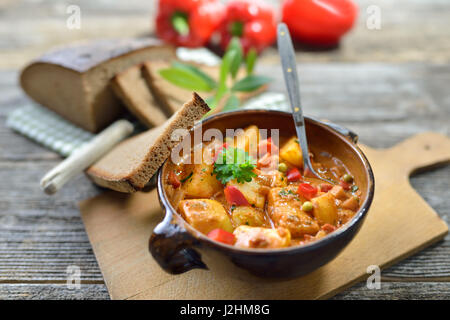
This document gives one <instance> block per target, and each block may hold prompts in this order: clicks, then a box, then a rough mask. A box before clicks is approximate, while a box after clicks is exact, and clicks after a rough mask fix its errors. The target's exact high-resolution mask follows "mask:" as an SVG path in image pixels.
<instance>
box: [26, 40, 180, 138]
mask: <svg viewBox="0 0 450 320" xmlns="http://www.w3.org/2000/svg"><path fill="white" fill-rule="evenodd" d="M173 58H175V50H174V48H173V47H171V46H167V45H163V44H162V43H161V42H160V41H159V40H156V39H152V38H144V39H113V40H97V41H94V42H89V43H84V44H78V45H74V46H70V47H64V48H60V49H57V50H55V51H52V52H49V53H47V54H45V55H43V56H42V57H40V58H39V59H37V60H35V61H33V62H32V63H31V64H29V65H28V66H27V67H25V68H24V69H23V71H22V73H21V76H20V83H21V86H22V88H23V90H24V91H25V92H26V93H27V94H28V95H29V96H30V97H31V98H32V99H33V100H34V101H36V102H38V103H40V104H42V105H43V106H45V107H47V108H49V109H51V110H53V111H55V112H56V113H58V114H60V115H61V116H62V117H64V118H66V119H67V120H69V121H71V122H73V123H75V124H76V125H78V126H80V127H82V128H84V129H86V130H89V131H91V132H97V131H99V130H101V129H102V128H104V127H106V126H107V125H108V124H110V123H111V122H113V121H114V120H116V119H117V118H118V117H119V116H120V115H121V113H122V112H124V110H125V109H124V107H123V106H122V104H121V103H120V101H119V99H118V98H117V97H116V96H115V95H114V94H113V92H112V89H111V87H110V85H109V82H110V80H111V78H112V77H113V76H114V75H115V74H117V73H119V72H121V71H123V70H125V69H127V68H129V67H131V66H133V65H136V64H139V63H142V62H144V61H149V60H150V61H151V60H154V59H168V60H171V59H173Z"/></svg>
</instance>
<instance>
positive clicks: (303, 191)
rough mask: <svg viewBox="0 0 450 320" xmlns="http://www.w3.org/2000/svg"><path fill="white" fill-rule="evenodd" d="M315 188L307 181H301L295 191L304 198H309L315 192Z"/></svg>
mask: <svg viewBox="0 0 450 320" xmlns="http://www.w3.org/2000/svg"><path fill="white" fill-rule="evenodd" d="M317 191H318V190H317V188H316V187H314V186H312V185H310V184H309V183H302V184H300V185H299V186H298V190H297V193H298V194H299V195H301V196H303V197H304V198H306V199H308V200H311V199H312V198H313V197H314V196H315V195H316V194H317Z"/></svg>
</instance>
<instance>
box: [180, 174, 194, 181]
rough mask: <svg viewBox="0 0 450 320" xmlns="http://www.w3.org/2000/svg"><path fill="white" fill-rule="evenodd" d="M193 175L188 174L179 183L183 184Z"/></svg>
mask: <svg viewBox="0 0 450 320" xmlns="http://www.w3.org/2000/svg"><path fill="white" fill-rule="evenodd" d="M193 174H194V172H191V173H189V175H188V176H187V177H186V178H184V179H181V182H182V183H183V182H186V181H187V180H188V179H189V178H190V177H192V175H193Z"/></svg>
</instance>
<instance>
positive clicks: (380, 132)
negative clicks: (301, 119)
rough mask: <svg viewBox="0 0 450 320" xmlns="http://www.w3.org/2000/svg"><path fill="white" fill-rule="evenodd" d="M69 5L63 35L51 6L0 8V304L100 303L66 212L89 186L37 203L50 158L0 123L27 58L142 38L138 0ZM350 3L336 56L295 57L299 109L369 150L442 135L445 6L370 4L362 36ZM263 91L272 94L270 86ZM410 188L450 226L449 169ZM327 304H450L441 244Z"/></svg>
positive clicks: (81, 237) (447, 250) (74, 211)
mask: <svg viewBox="0 0 450 320" xmlns="http://www.w3.org/2000/svg"><path fill="white" fill-rule="evenodd" d="M74 2H75V3H76V4H78V5H79V6H80V8H81V14H82V28H81V30H68V29H67V28H66V18H67V16H68V15H67V14H66V13H65V12H66V5H64V4H61V3H62V2H60V1H46V2H42V3H39V4H36V2H34V1H31V0H29V1H13V0H6V1H4V0H3V1H0V15H1V16H2V19H1V20H0V49H1V50H0V92H1V95H0V181H3V183H2V184H1V185H0V299H33V298H34V299H43V298H52V299H107V298H108V293H107V289H106V287H105V285H104V282H103V278H102V275H101V273H100V270H99V268H98V265H97V262H96V260H95V256H94V254H93V252H92V249H91V246H90V244H89V241H88V239H87V236H86V233H85V230H84V226H83V223H82V221H81V219H80V215H79V211H78V208H77V203H78V201H80V200H82V199H86V198H88V197H91V196H93V195H95V194H97V193H98V192H99V189H97V188H96V187H94V186H93V185H92V184H91V183H90V182H89V181H88V180H87V179H86V178H85V177H84V176H79V177H77V178H76V179H75V180H74V181H73V182H72V183H71V184H70V185H68V186H66V187H65V188H64V189H63V190H62V191H61V192H60V193H59V194H57V195H55V196H53V197H48V196H46V195H44V194H43V193H42V192H41V191H40V189H39V187H38V182H39V179H40V178H41V177H42V175H43V174H44V173H45V172H46V171H47V170H49V169H50V168H52V167H53V166H54V165H56V164H57V163H58V162H59V161H60V160H61V159H60V157H59V156H57V155H56V154H55V153H53V152H51V151H48V150H46V149H44V148H42V147H40V146H38V145H36V144H35V143H33V142H31V141H28V140H27V139H25V138H23V137H22V136H19V135H17V134H15V133H13V132H11V131H10V130H9V129H8V128H6V127H5V119H6V116H7V114H8V112H10V111H11V110H13V109H15V108H17V107H20V106H23V105H26V104H29V103H30V101H29V100H28V98H27V97H26V96H25V95H24V94H23V92H22V91H21V90H20V88H19V87H18V85H17V76H18V70H19V68H20V67H21V66H23V65H24V64H25V63H26V62H27V61H28V60H29V59H31V58H33V57H35V56H36V55H38V54H40V53H42V52H44V51H45V50H47V49H48V48H50V47H52V46H54V45H57V44H63V43H70V42H71V41H73V40H76V39H84V38H99V37H117V36H136V35H137V36H141V35H146V34H148V33H149V32H150V21H151V18H150V15H151V11H154V10H152V3H150V2H149V1H139V0H128V1H126V2H121V1H102V2H94V1H88V0H82V1H74ZM274 2H276V1H274ZM359 3H360V8H361V15H360V19H359V22H358V25H357V26H356V28H355V29H354V31H353V32H352V34H350V35H349V36H348V37H347V38H346V39H345V41H344V42H343V43H342V45H341V47H340V48H339V49H338V50H332V51H326V52H311V51H305V50H300V51H299V52H298V59H299V61H301V63H302V64H301V69H300V71H301V73H300V77H301V83H302V88H301V89H302V94H303V99H304V105H305V108H306V113H307V114H309V115H313V116H318V117H325V118H328V119H330V120H332V121H334V122H337V123H340V124H342V125H345V126H347V127H349V128H351V129H353V130H354V131H356V132H357V133H359V135H360V138H361V142H363V143H365V144H367V145H370V146H373V147H380V148H382V147H388V146H391V145H393V144H395V143H397V142H399V141H401V140H403V139H405V138H407V137H409V136H410V135H413V134H415V133H418V132H422V131H428V130H433V131H437V132H441V133H443V134H446V135H450V90H449V88H448V84H449V83H450V65H449V62H450V3H448V1H446V0H427V1H419V0H397V1H390V0H378V1H377V2H376V3H377V5H378V6H379V7H380V9H381V18H382V20H381V30H369V29H367V28H366V21H365V19H366V18H367V14H366V9H367V7H368V6H369V5H371V4H372V3H373V1H369V0H364V1H359ZM277 63H278V58H277V56H276V51H275V49H270V50H268V51H267V52H266V53H265V55H264V56H263V58H262V59H261V63H260V64H259V66H260V71H261V72H262V73H270V74H272V75H273V76H275V77H280V79H281V74H280V73H279V69H278V68H277V66H276V64H277ZM273 89H274V90H277V91H282V90H283V87H282V82H281V81H277V82H276V84H274V85H273ZM411 183H412V185H413V186H414V187H415V188H416V189H417V191H418V192H419V193H420V194H421V195H422V196H423V197H424V198H425V199H426V201H428V202H429V203H430V205H431V206H432V207H433V208H434V209H435V210H436V211H437V212H438V213H439V214H440V216H441V217H442V218H443V219H445V220H446V221H447V223H450V201H449V199H450V166H446V167H441V168H436V169H433V170H431V171H428V172H426V173H422V174H418V175H416V176H414V177H412V178H411ZM394 197H395V195H394ZM381 231H382V230H381ZM400 232H407V230H400ZM68 266H78V267H80V269H81V289H80V290H70V289H68V288H67V286H66V280H67V267H68ZM335 298H336V299H355V298H368V299H370V298H379V299H393V298H395V299H399V298H400V299H402V298H403V299H409V298H414V299H436V298H447V299H448V298H450V237H448V236H447V238H446V239H445V240H444V241H441V242H440V243H438V244H436V245H434V246H432V247H431V248H428V249H426V250H424V251H422V252H421V253H419V254H417V255H415V256H413V257H410V258H408V259H406V260H405V261H403V262H401V263H399V264H397V265H395V266H393V267H391V268H389V269H387V270H383V272H382V285H381V289H380V290H369V289H368V288H367V287H366V285H365V283H361V284H359V285H356V286H355V287H353V288H351V289H349V290H347V291H345V292H343V293H341V294H339V295H338V296H336V297H335Z"/></svg>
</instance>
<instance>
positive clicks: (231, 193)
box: [224, 186, 249, 206]
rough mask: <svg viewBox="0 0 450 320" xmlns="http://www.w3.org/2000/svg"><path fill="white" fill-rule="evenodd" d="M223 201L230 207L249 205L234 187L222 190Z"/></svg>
mask: <svg viewBox="0 0 450 320" xmlns="http://www.w3.org/2000/svg"><path fill="white" fill-rule="evenodd" d="M224 193H225V199H227V202H228V203H229V204H230V205H236V206H248V205H249V203H248V201H247V199H246V198H245V196H244V195H243V194H242V192H241V191H240V190H239V189H238V188H236V187H235V186H228V187H226V188H225V189H224Z"/></svg>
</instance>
